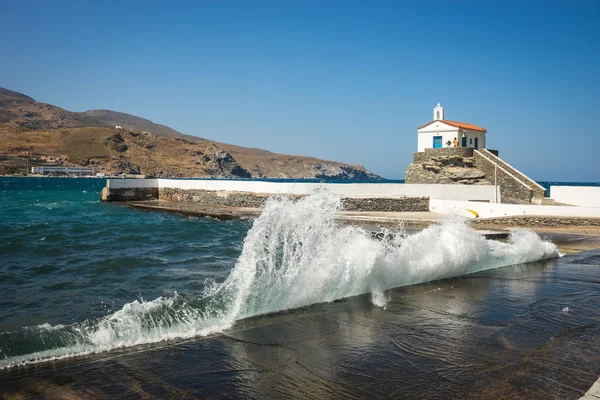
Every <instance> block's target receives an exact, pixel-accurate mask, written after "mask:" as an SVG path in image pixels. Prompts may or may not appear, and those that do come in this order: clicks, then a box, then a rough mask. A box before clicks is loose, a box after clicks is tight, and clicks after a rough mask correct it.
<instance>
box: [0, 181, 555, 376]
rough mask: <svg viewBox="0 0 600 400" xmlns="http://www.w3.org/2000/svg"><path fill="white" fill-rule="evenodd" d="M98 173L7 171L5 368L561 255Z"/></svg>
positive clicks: (2, 225)
mask: <svg viewBox="0 0 600 400" xmlns="http://www.w3.org/2000/svg"><path fill="white" fill-rule="evenodd" d="M104 185H105V180H101V179H73V178H0V293H1V296H0V369H2V368H6V367H12V366H15V365H19V364H23V363H31V362H38V361H43V360H48V359H52V358H63V357H70V356H74V355H79V354H89V353H97V352H106V351H112V350H113V349H116V348H123V347H131V346H135V345H138V344H144V343H155V342H159V341H162V340H169V339H175V338H189V337H195V336H199V335H207V334H211V333H215V332H220V331H222V330H223V329H228V328H231V327H233V326H234V325H235V323H236V321H239V320H241V319H245V318H248V317H252V316H256V315H262V314H268V313H272V312H279V311H282V310H288V309H293V308H298V307H303V306H307V305H311V304H315V303H322V302H330V301H333V300H336V299H341V298H345V297H349V296H355V295H358V294H362V293H371V294H372V302H373V304H375V305H377V306H380V307H385V304H386V298H387V297H386V294H385V290H387V289H389V288H393V287H399V286H405V285H410V284H413V283H419V282H426V281H431V280H437V279H442V278H448V277H453V276H459V275H463V274H466V273H473V272H477V271H481V270H486V269H491V268H497V267H501V266H505V265H513V264H517V263H522V262H530V261H536V260H540V259H544V258H551V257H556V256H557V254H558V253H557V252H556V249H555V248H554V247H553V245H551V244H549V243H546V242H542V241H541V240H540V239H539V238H538V237H537V236H536V235H535V234H533V233H527V232H522V233H519V234H517V235H515V236H514V237H512V238H511V240H510V241H509V243H500V242H495V241H486V240H485V239H484V238H483V237H481V236H479V235H477V234H475V233H473V232H472V231H471V230H470V229H469V228H468V227H467V226H466V225H464V224H462V223H459V222H456V221H454V222H453V221H449V222H448V223H446V224H444V225H443V226H440V227H436V228H430V229H427V230H425V231H423V232H420V233H417V234H414V235H409V236H402V235H397V240H396V241H394V242H389V243H387V242H383V243H382V242H379V241H377V240H375V239H373V238H372V237H371V236H370V235H369V233H368V232H366V231H364V230H363V229H361V228H359V227H349V226H344V227H339V226H336V224H335V223H334V220H333V215H334V212H335V211H336V210H337V209H338V207H339V206H340V201H339V199H338V198H336V197H335V196H333V195H331V194H326V193H321V194H317V195H314V196H311V197H309V198H307V199H304V200H301V201H298V202H293V201H289V200H284V199H281V200H273V201H272V202H271V203H269V205H268V206H267V208H266V209H265V211H264V212H263V214H262V215H261V217H260V218H258V219H257V220H255V221H249V220H238V221H227V222H218V221H213V220H210V219H204V218H200V219H197V218H184V217H181V216H178V215H172V214H162V213H151V212H144V211H139V210H133V209H130V208H128V207H126V206H121V205H115V204H109V203H101V202H100V201H99V193H100V191H101V189H102V187H103V186H104Z"/></svg>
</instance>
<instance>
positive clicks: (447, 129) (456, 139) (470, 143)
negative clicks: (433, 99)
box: [417, 103, 487, 152]
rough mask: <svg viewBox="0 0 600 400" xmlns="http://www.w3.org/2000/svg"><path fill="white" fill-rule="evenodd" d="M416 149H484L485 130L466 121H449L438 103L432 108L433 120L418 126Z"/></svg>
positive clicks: (420, 150)
mask: <svg viewBox="0 0 600 400" xmlns="http://www.w3.org/2000/svg"><path fill="white" fill-rule="evenodd" d="M417 132H418V134H419V140H418V146H417V147H418V150H417V151H419V152H422V151H425V149H431V148H434V149H441V148H444V147H471V148H474V149H485V134H486V132H487V130H486V129H485V128H482V127H480V126H477V125H473V124H468V123H466V122H457V121H450V120H447V119H445V118H444V107H442V106H441V105H440V103H438V105H437V106H436V107H435V108H434V109H433V121H431V122H428V123H426V124H425V125H423V126H420V127H419V128H418V129H417Z"/></svg>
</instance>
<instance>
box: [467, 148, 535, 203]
mask: <svg viewBox="0 0 600 400" xmlns="http://www.w3.org/2000/svg"><path fill="white" fill-rule="evenodd" d="M474 156H475V166H476V167H477V169H479V170H480V171H483V172H484V173H485V178H486V179H487V180H488V181H489V182H490V183H494V176H496V182H497V183H498V185H499V186H500V194H501V196H502V198H503V199H507V198H513V199H518V200H524V201H527V202H531V199H532V198H533V190H532V189H531V188H530V187H529V186H525V185H524V184H523V183H521V182H520V181H519V180H517V179H516V177H514V176H513V175H511V174H509V173H508V171H506V170H505V169H504V168H503V167H502V166H501V165H498V168H497V169H496V165H495V164H494V163H493V162H492V161H491V160H489V159H488V158H486V157H484V156H483V155H482V154H481V153H480V152H478V151H476V152H475V154H474Z"/></svg>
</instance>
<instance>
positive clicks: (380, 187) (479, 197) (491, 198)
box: [107, 178, 500, 202]
mask: <svg viewBox="0 0 600 400" xmlns="http://www.w3.org/2000/svg"><path fill="white" fill-rule="evenodd" d="M107 187H108V188H109V189H111V190H115V189H143V188H158V189H159V190H160V189H165V188H170V189H182V190H214V191H237V192H250V193H268V194H295V195H306V194H310V193H313V192H314V191H315V190H318V189H320V188H325V189H327V190H329V191H331V192H332V193H335V194H337V195H339V196H341V197H346V198H370V197H371V198H399V197H429V198H431V199H458V200H473V201H480V202H495V201H496V199H498V201H500V193H499V188H497V187H494V186H493V185H439V184H432V185H426V184H424V185H422V184H403V183H317V182H264V181H252V180H248V181H238V180H227V179H190V180H183V179H161V178H158V179H108V180H107Z"/></svg>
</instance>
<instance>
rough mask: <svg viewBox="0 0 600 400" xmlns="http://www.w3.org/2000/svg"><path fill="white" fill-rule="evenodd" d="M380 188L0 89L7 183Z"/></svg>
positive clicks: (359, 173) (327, 169) (329, 165)
mask: <svg viewBox="0 0 600 400" xmlns="http://www.w3.org/2000/svg"><path fill="white" fill-rule="evenodd" d="M25 173H28V174H31V173H33V174H39V175H47V174H52V175H95V176H119V175H121V176H123V175H126V174H129V175H146V176H155V177H180V178H192V177H203V178H296V179H301V178H317V179H357V180H380V179H382V178H381V177H380V176H379V175H376V174H374V173H372V172H370V171H369V170H367V169H366V168H365V167H363V166H360V165H349V164H344V163H340V162H336V161H327V160H320V159H317V158H312V157H303V156H292V155H284V154H277V153H272V152H270V151H267V150H262V149H256V148H247V147H240V146H235V145H231V144H226V143H219V142H216V141H212V140H209V139H205V138H200V137H196V136H191V135H185V134H183V133H181V132H178V131H176V130H174V129H172V128H169V127H168V126H164V125H160V124H155V123H154V122H152V121H149V120H147V119H144V118H140V117H137V116H134V115H129V114H125V113H120V112H115V111H109V110H90V111H85V112H71V111H67V110H64V109H62V108H60V107H57V106H53V105H50V104H45V103H40V102H37V101H35V100H34V99H33V98H31V97H29V96H26V95H24V94H21V93H17V92H14V91H11V90H8V89H3V88H0V175H2V174H25Z"/></svg>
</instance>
